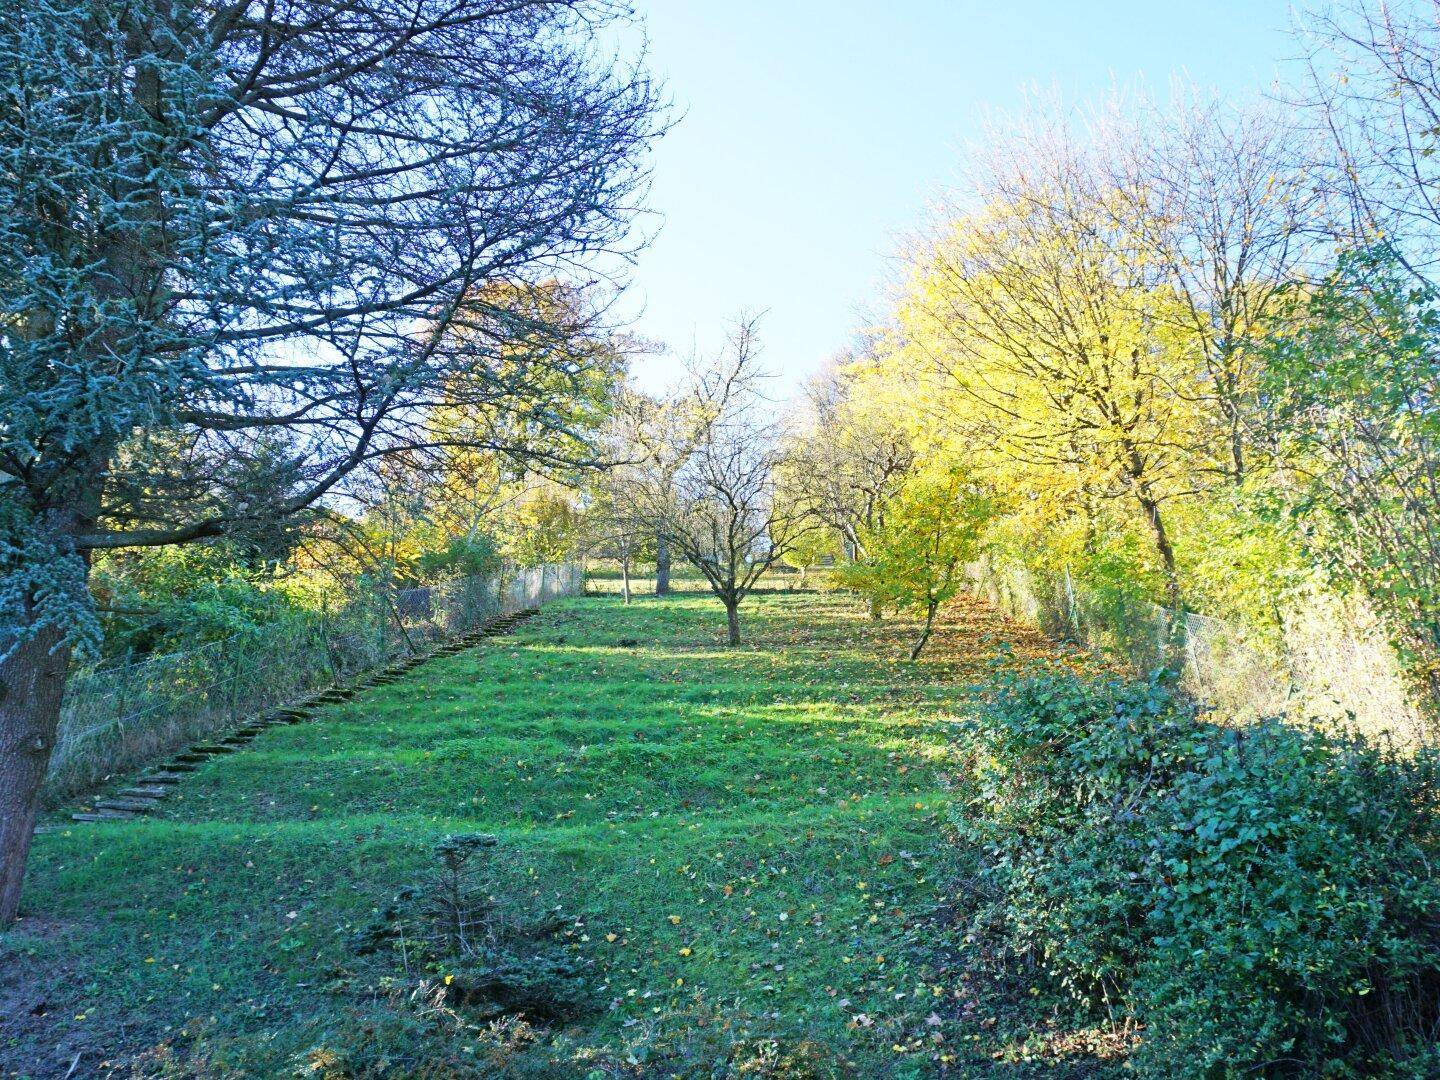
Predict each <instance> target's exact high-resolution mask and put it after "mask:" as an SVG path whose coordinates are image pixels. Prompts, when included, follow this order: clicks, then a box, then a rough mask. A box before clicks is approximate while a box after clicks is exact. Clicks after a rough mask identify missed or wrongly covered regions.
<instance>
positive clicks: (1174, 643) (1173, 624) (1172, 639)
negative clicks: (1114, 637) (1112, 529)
mask: <svg viewBox="0 0 1440 1080" xmlns="http://www.w3.org/2000/svg"><path fill="white" fill-rule="evenodd" d="M1137 497H1138V499H1139V501H1140V509H1141V510H1142V511H1144V514H1145V520H1146V521H1148V522H1149V523H1150V531H1151V532H1152V533H1153V534H1154V538H1155V552H1156V554H1158V555H1159V556H1160V569H1161V572H1162V573H1163V574H1164V577H1165V607H1166V609H1167V614H1166V617H1165V622H1166V625H1165V641H1164V644H1163V646H1162V647H1163V650H1164V654H1165V658H1166V660H1167V661H1168V662H1174V661H1175V660H1177V659H1178V657H1179V653H1180V649H1181V647H1182V646H1183V645H1184V636H1185V635H1184V626H1185V599H1184V594H1183V593H1182V592H1181V590H1180V574H1179V571H1178V570H1177V569H1176V567H1175V549H1174V547H1173V546H1171V543H1170V534H1169V533H1168V532H1167V530H1166V528H1165V519H1164V517H1163V516H1161V513H1160V504H1159V503H1158V502H1156V501H1155V500H1154V499H1153V498H1151V497H1150V496H1149V495H1148V494H1146V493H1144V492H1143V491H1142V493H1141V494H1140V495H1139V496H1137Z"/></svg>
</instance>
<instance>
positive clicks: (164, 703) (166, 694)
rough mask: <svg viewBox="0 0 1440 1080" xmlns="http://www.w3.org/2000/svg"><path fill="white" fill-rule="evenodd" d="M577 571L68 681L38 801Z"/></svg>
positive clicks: (366, 595) (402, 600)
mask: <svg viewBox="0 0 1440 1080" xmlns="http://www.w3.org/2000/svg"><path fill="white" fill-rule="evenodd" d="M583 582H584V574H583V572H582V570H581V567H580V566H579V565H578V564H574V563H563V564H554V565H547V566H539V567H535V568H534V569H529V570H513V571H507V572H503V573H501V574H499V575H497V576H494V577H465V578H456V579H453V580H451V581H445V582H441V583H439V584H437V585H428V586H424V587H421V588H414V589H385V588H381V587H375V588H371V589H357V590H356V591H355V593H353V594H352V595H350V596H347V597H345V602H344V604H343V606H342V607H341V608H340V609H339V610H337V611H334V612H317V613H315V615H314V616H313V617H308V618H305V619H298V620H295V621H292V622H282V623H276V624H272V625H269V626H266V627H263V628H261V629H259V630H257V631H255V632H253V633H245V634H238V635H236V636H235V637H231V638H227V639H225V640H223V641H216V642H212V643H210V644H208V645H203V646H201V647H199V648H196V649H191V650H188V651H186V652H181V653H171V654H167V655H163V656H155V657H151V658H149V659H146V660H142V661H138V662H133V663H123V664H110V665H106V666H104V667H100V668H91V669H84V670H80V671H77V672H75V673H74V674H73V675H72V676H71V677H70V679H69V681H68V682H67V684H66V687H65V701H64V705H63V707H62V710H61V716H60V728H59V732H58V736H57V739H56V746H55V751H54V753H53V754H52V755H51V759H50V773H49V776H48V777H47V780H46V794H47V797H48V798H49V800H50V801H52V802H54V801H58V800H60V799H63V798H65V797H66V796H68V795H71V794H74V793H75V792H77V791H83V790H85V789H87V788H90V787H93V786H94V785H95V784H96V783H98V782H100V781H101V780H103V779H104V778H105V777H106V776H108V775H110V774H112V773H115V772H119V771H123V770H124V769H126V768H128V767H130V766H133V765H135V764H137V763H139V762H143V761H146V760H149V759H150V758H153V757H155V756H158V755H159V754H161V753H163V752H165V751H166V750H167V749H170V748H173V747H175V746H178V745H180V744H182V743H184V742H187V741H189V740H192V739H195V738H196V737H198V736H203V735H205V734H207V733H209V732H214V731H217V730H220V729H222V728H227V727H230V726H233V725H234V724H235V723H236V722H238V721H239V720H242V719H244V718H246V717H250V716H257V715H259V714H261V713H263V712H266V711H267V710H269V709H273V708H276V707H278V706H281V705H286V704H289V703H292V702H294V701H297V700H299V699H301V698H304V697H306V696H308V695H309V694H311V693H314V692H316V691H318V690H321V689H323V688H325V687H328V686H332V685H334V684H336V683H343V682H347V681H349V680H350V679H353V678H355V677H356V676H358V675H360V674H361V673H363V672H366V671H369V670H372V669H374V668H378V667H382V666H384V665H385V664H387V663H389V662H390V661H392V660H394V659H396V658H398V657H402V656H407V655H414V654H417V653H421V652H425V651H426V650H427V649H429V648H430V647H432V646H433V645H435V644H436V643H438V642H440V641H443V640H445V639H448V638H452V637H456V636H458V635H460V634H464V633H467V632H469V631H471V630H475V629H477V628H479V627H480V626H481V625H483V624H484V623H485V622H487V621H488V620H490V619H493V618H496V617H498V616H500V615H508V614H512V613H514V612H517V611H523V610H526V609H529V608H534V607H539V606H540V605H541V604H543V603H545V602H546V601H547V600H551V599H554V598H556V597H559V596H573V595H576V594H578V593H580V592H581V590H582V588H583Z"/></svg>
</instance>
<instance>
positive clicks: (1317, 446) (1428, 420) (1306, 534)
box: [1265, 249, 1440, 697]
mask: <svg viewBox="0 0 1440 1080" xmlns="http://www.w3.org/2000/svg"><path fill="white" fill-rule="evenodd" d="M1286 314H1287V317H1286V318H1285V319H1284V320H1282V321H1280V322H1278V323H1277V326H1276V329H1275V331H1274V334H1273V336H1272V340H1271V348H1270V354H1269V367H1268V370H1267V373H1266V383H1265V392H1266V396H1267V399H1268V401H1269V402H1270V405H1271V409H1270V413H1269V418H1270V428H1269V436H1270V440H1269V441H1270V445H1271V446H1272V448H1273V449H1272V456H1273V459H1274V463H1275V465H1276V468H1277V472H1278V476H1279V482H1278V483H1277V484H1275V485H1274V492H1275V496H1276V498H1277V501H1278V503H1279V505H1280V507H1281V508H1282V509H1283V511H1284V513H1285V516H1286V517H1287V518H1288V520H1289V521H1290V522H1291V523H1292V524H1293V525H1294V526H1295V530H1296V534H1297V536H1298V538H1299V540H1300V541H1301V543H1302V544H1304V545H1305V546H1306V547H1307V548H1308V549H1309V551H1310V552H1311V554H1312V556H1315V557H1318V558H1319V559H1320V560H1322V561H1323V562H1324V563H1325V564H1326V565H1327V566H1328V567H1329V569H1330V570H1331V571H1333V572H1336V573H1338V574H1339V575H1341V576H1342V577H1343V578H1344V579H1345V580H1348V581H1350V582H1352V583H1353V584H1355V585H1358V586H1359V587H1360V588H1361V589H1363V591H1364V592H1365V593H1366V594H1367V595H1369V596H1370V597H1371V598H1372V599H1374V600H1375V601H1376V602H1377V603H1378V604H1379V605H1380V606H1381V608H1382V610H1383V611H1384V612H1385V613H1386V614H1387V615H1388V616H1389V618H1390V621H1391V624H1392V626H1393V627H1394V629H1395V631H1396V633H1397V637H1398V638H1399V639H1400V640H1401V642H1402V644H1403V645H1404V646H1405V647H1406V649H1407V651H1408V652H1409V653H1410V659H1411V660H1412V666H1413V668H1414V670H1415V673H1416V674H1417V675H1418V676H1420V677H1422V679H1423V680H1424V681H1425V682H1426V683H1427V684H1428V688H1429V690H1430V692H1431V694H1432V696H1437V697H1440V412H1437V411H1436V402H1437V401H1440V297H1437V295H1436V292H1435V290H1434V288H1433V287H1431V286H1428V285H1422V284H1417V282H1416V280H1415V279H1414V278H1413V277H1411V276H1409V275H1408V274H1407V273H1406V272H1405V271H1404V270H1403V268H1402V267H1401V265H1400V264H1399V263H1398V261H1397V260H1396V258H1395V256H1394V255H1393V253H1392V252H1391V251H1389V250H1388V249H1376V250H1369V251H1363V252H1357V253H1353V254H1350V255H1347V256H1345V257H1344V258H1343V259H1342V260H1341V262H1340V264H1339V266H1338V267H1337V269H1336V270H1335V272H1334V273H1333V274H1332V275H1331V276H1330V277H1329V278H1328V279H1327V280H1326V281H1324V282H1322V283H1321V284H1320V285H1319V286H1317V287H1315V288H1313V289H1309V290H1305V291H1303V292H1302V291H1298V290H1297V291H1296V292H1295V293H1294V299H1293V303H1292V305H1291V307H1290V309H1289V311H1288V312H1287V313H1286Z"/></svg>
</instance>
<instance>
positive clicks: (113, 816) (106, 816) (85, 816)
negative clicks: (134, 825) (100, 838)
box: [70, 810, 143, 821]
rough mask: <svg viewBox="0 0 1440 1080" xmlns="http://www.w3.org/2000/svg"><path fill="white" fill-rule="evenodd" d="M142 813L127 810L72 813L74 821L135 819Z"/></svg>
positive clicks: (71, 816) (71, 817)
mask: <svg viewBox="0 0 1440 1080" xmlns="http://www.w3.org/2000/svg"><path fill="white" fill-rule="evenodd" d="M141 816H143V815H140V814H132V813H130V812H129V811H126V810H99V811H96V812H94V813H90V812H81V813H78V814H71V815H70V819H71V820H72V821H134V820H135V819H136V818H138V817H141Z"/></svg>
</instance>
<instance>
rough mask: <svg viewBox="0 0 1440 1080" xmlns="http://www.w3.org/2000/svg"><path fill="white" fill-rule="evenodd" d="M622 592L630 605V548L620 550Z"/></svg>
mask: <svg viewBox="0 0 1440 1080" xmlns="http://www.w3.org/2000/svg"><path fill="white" fill-rule="evenodd" d="M620 592H621V594H622V595H623V596H624V597H625V603H627V604H628V603H630V548H629V547H628V546H627V547H623V548H621V549H620Z"/></svg>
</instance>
